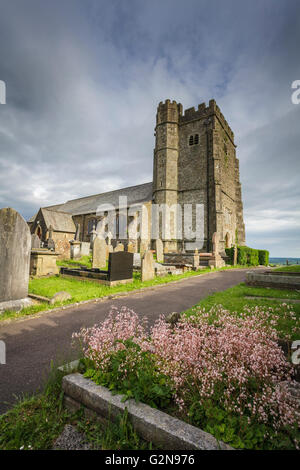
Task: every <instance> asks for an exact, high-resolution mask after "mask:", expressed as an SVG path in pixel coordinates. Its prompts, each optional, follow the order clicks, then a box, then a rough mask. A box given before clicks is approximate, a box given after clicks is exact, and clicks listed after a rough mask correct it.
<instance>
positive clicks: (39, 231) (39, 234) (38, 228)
mask: <svg viewBox="0 0 300 470" xmlns="http://www.w3.org/2000/svg"><path fill="white" fill-rule="evenodd" d="M35 233H36V234H37V236H38V237H39V239H41V238H42V229H41V227H40V225H38V227H37V229H36V231H35Z"/></svg>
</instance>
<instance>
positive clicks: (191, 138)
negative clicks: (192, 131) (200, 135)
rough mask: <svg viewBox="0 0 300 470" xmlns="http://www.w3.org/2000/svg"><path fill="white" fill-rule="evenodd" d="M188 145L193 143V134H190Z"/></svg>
mask: <svg viewBox="0 0 300 470" xmlns="http://www.w3.org/2000/svg"><path fill="white" fill-rule="evenodd" d="M189 145H194V136H193V135H191V136H190V140H189Z"/></svg>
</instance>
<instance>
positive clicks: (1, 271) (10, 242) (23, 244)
mask: <svg viewBox="0 0 300 470" xmlns="http://www.w3.org/2000/svg"><path fill="white" fill-rule="evenodd" d="M30 251H31V236H30V231H29V227H28V225H27V223H26V222H25V220H24V219H23V217H22V216H21V215H20V214H19V213H18V212H16V211H15V210H14V209H11V208H5V209H1V210H0V310H1V303H2V302H3V303H4V302H5V303H6V302H10V303H11V304H12V305H11V306H10V308H13V304H14V302H15V304H16V305H17V304H19V305H20V301H22V300H24V301H26V297H27V295H28V282H29V263H30ZM18 301H19V302H18ZM2 306H3V305H2Z"/></svg>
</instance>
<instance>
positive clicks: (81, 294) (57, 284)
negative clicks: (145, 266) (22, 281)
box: [0, 257, 245, 322]
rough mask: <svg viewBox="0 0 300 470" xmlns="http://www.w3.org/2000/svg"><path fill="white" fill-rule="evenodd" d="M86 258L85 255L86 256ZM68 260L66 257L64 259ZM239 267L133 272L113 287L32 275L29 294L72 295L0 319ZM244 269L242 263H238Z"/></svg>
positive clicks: (47, 295) (31, 313)
mask: <svg viewBox="0 0 300 470" xmlns="http://www.w3.org/2000/svg"><path fill="white" fill-rule="evenodd" d="M86 258H88V257H86ZM68 261H70V260H68ZM235 268H241V266H226V267H223V268H219V269H213V270H212V269H210V268H207V269H202V270H201V271H189V272H186V273H184V274H178V275H172V274H168V275H166V276H161V277H160V276H157V277H155V278H154V279H152V280H150V281H144V282H142V281H141V274H140V273H137V272H134V273H133V282H132V283H129V284H120V285H116V286H113V287H109V286H104V285H101V284H98V283H96V282H93V281H84V280H77V279H67V278H64V277H62V276H59V275H57V276H51V277H46V278H39V279H38V278H36V279H31V280H30V281H29V293H30V294H35V295H40V296H43V297H47V298H49V299H50V298H51V297H53V295H54V294H55V293H57V292H60V291H66V292H68V293H69V294H70V295H71V296H72V298H71V299H70V300H68V301H65V302H57V303H55V304H54V305H50V304H47V303H39V304H35V305H32V306H31V307H26V308H24V309H22V310H21V311H20V312H12V311H5V312H3V313H2V314H1V315H0V322H1V321H4V320H13V319H16V318H21V317H26V316H31V315H35V314H37V313H39V312H42V311H48V310H49V311H50V310H52V309H53V308H58V307H63V306H66V305H71V304H74V303H75V304H76V303H78V302H82V301H86V300H93V299H98V298H102V297H105V296H109V295H114V294H118V293H122V292H131V291H134V290H138V289H142V288H144V287H151V286H156V285H159V284H167V283H169V282H172V281H178V280H180V279H185V278H188V277H192V276H199V275H201V274H205V273H208V272H213V271H222V270H225V269H235ZM242 268H245V266H242Z"/></svg>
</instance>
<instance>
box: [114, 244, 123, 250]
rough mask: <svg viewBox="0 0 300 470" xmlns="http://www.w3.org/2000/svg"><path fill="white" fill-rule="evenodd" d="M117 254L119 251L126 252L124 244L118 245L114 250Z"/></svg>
mask: <svg viewBox="0 0 300 470" xmlns="http://www.w3.org/2000/svg"><path fill="white" fill-rule="evenodd" d="M114 251H115V252H117V251H124V245H123V243H118V244H117V246H116V248H115V249H114Z"/></svg>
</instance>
